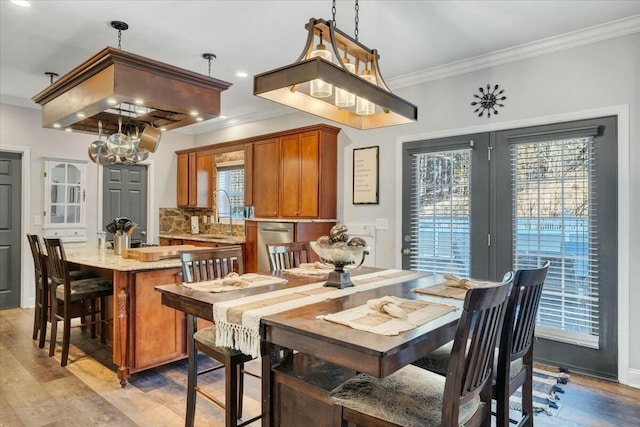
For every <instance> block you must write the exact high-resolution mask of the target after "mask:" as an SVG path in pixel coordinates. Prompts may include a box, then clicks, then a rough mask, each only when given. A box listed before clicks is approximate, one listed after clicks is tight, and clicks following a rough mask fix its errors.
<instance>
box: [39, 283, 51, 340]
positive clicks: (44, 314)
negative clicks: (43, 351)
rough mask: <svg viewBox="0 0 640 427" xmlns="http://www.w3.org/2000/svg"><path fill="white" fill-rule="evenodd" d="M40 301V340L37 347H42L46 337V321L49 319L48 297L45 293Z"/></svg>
mask: <svg viewBox="0 0 640 427" xmlns="http://www.w3.org/2000/svg"><path fill="white" fill-rule="evenodd" d="M44 296H45V297H44V298H43V301H42V305H40V307H39V310H40V342H39V343H38V347H39V348H44V342H45V340H46V338H47V322H48V320H49V297H48V295H47V294H46V293H45V294H44Z"/></svg>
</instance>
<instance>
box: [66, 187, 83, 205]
mask: <svg viewBox="0 0 640 427" xmlns="http://www.w3.org/2000/svg"><path fill="white" fill-rule="evenodd" d="M67 203H80V186H79V185H71V186H69V197H68V199H67Z"/></svg>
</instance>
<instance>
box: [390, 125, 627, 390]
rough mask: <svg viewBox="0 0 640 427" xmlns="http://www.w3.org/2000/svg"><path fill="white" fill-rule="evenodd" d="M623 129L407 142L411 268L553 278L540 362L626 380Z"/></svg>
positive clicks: (541, 325)
mask: <svg viewBox="0 0 640 427" xmlns="http://www.w3.org/2000/svg"><path fill="white" fill-rule="evenodd" d="M616 162H617V134H616V120H615V118H602V119H593V120H582V121H576V122H568V123H561V124H554V125H547V126H537V127H530V128H522V129H514V130H508V131H500V132H488V133H483V134H475V135H465V136H460V137H451V138H442V139H438V140H431V141H417V142H411V143H406V144H405V145H404V149H403V189H404V190H403V240H404V242H403V254H404V255H405V256H404V257H403V268H407V269H414V270H420V271H429V272H434V273H443V272H454V273H456V274H458V275H462V276H471V277H476V278H480V279H489V280H500V279H501V278H502V276H503V274H504V273H505V272H507V271H509V270H512V269H519V268H534V267H536V266H539V265H542V264H543V263H544V262H545V261H547V260H549V261H550V262H551V267H550V270H549V273H548V276H547V280H546V281H545V286H544V289H543V296H542V300H541V303H540V308H539V313H538V325H537V329H536V335H537V341H536V350H535V357H536V359H537V360H539V361H542V362H546V363H549V364H554V365H559V366H565V367H568V368H571V369H574V370H578V371H582V372H586V373H589V374H593V375H596V376H600V377H606V378H613V379H615V378H617V305H616V302H617V252H616V249H617V208H616V206H617V173H616V164H617V163H616Z"/></svg>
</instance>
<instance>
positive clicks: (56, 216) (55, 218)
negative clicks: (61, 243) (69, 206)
mask: <svg viewBox="0 0 640 427" xmlns="http://www.w3.org/2000/svg"><path fill="white" fill-rule="evenodd" d="M51 223H52V224H62V223H64V205H51Z"/></svg>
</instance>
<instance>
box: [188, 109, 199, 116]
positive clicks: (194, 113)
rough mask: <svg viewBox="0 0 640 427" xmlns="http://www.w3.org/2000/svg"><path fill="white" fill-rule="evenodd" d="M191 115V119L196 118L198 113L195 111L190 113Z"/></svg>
mask: <svg viewBox="0 0 640 427" xmlns="http://www.w3.org/2000/svg"><path fill="white" fill-rule="evenodd" d="M189 114H191V117H195V116H197V115H198V112H197V111H195V110H194V111H192V112H190V113H189Z"/></svg>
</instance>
